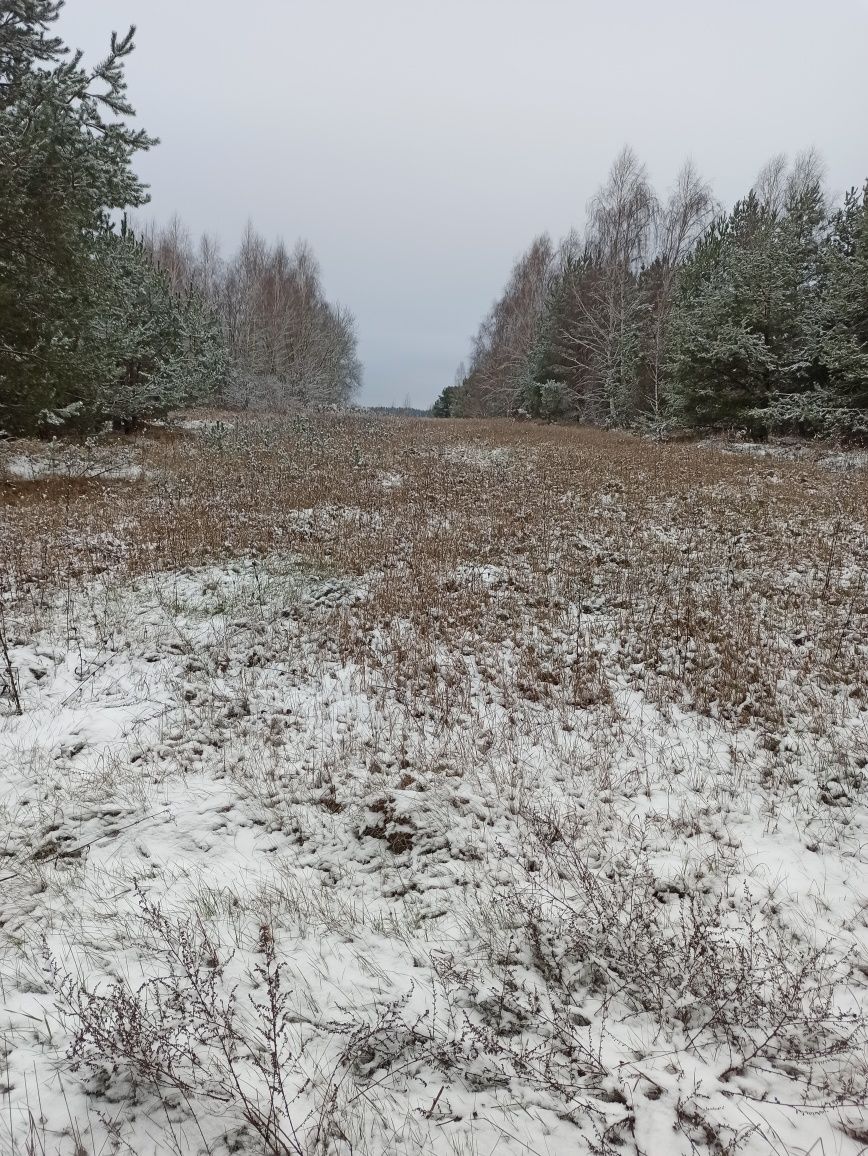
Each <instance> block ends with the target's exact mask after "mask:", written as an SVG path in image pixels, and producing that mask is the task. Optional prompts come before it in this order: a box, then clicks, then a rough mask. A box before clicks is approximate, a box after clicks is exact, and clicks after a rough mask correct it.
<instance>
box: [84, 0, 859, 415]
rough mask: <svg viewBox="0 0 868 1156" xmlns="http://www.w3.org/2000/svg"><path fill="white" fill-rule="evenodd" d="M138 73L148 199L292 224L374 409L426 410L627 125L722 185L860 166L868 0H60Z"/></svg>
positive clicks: (663, 158) (572, 213)
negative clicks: (347, 334) (337, 315)
mask: <svg viewBox="0 0 868 1156" xmlns="http://www.w3.org/2000/svg"><path fill="white" fill-rule="evenodd" d="M130 23H135V24H137V25H138V35H137V38H136V39H137V50H136V53H135V56H134V58H133V59H132V61H131V63H130V66H129V72H128V74H129V80H130V95H131V98H132V101H133V104H134V105H135V106H136V109H137V112H138V114H139V119H140V121H141V123H142V124H143V126H144V127H145V128H147V129H148V131H150V132H152V133H155V134H156V135H158V136H159V137H160V138H161V144H160V146H159V147H158V148H157V149H156V150H154V151H153V152H152V153H150V154H149V155H147V156H144V157H142V158H141V159H140V163H139V166H138V167H139V171H140V173H141V174H142V176H143V177H144V178H145V179H146V180H147V181H148V182H149V183H150V185H151V191H152V197H153V203H152V205H151V206H150V208H149V210H148V211H149V214H150V215H153V216H154V217H155V218H157V219H159V220H165V219H167V218H168V217H170V216H171V214H172V213H173V212H176V211H177V212H178V213H180V215H181V216H182V217H183V218H184V220H185V221H186V222H187V224H188V225H189V226H190V227H191V228H192V229H193V231H194V232H197V233H198V232H201V231H202V230H208V231H210V232H214V233H216V234H217V235H218V236H219V237H220V239H221V241H222V244H223V248H224V251H228V250H231V249H233V248H234V246H235V244H236V242H237V240H238V238H239V236H240V234H241V231H242V229H243V227H244V224H245V222H246V221H247V219H248V218H252V219H253V221H254V223H255V224H256V226H257V227H258V228H259V230H260V231H261V232H263V233H265V234H267V235H269V236H276V235H278V234H279V235H282V236H283V237H284V239H285V240H286V241H287V242H293V241H294V240H295V239H296V238H298V237H306V238H307V239H308V240H309V241H310V242H311V243H312V245H313V247H314V249H315V251H316V253H317V256H318V257H319V259H320V262H321V264H322V267H323V273H324V281H325V286H326V291H327V293H328V294H329V296H330V297H331V298H333V299H337V300H339V301H341V302H342V303H344V304H346V305H348V306H349V307H350V308H351V309H352V310H353V312H354V313H355V314H356V317H357V319H358V327H359V337H360V352H361V355H362V358H363V360H364V363H365V389H364V393H363V397H362V400H363V401H366V402H384V403H391V402H401V401H403V399H404V397H405V396H406V395H407V394H409V395H410V397H411V398H412V399H413V401H414V403H416V404H418V405H427V404H428V403H430V402H431V401H432V400H433V398H434V397H435V396H436V394H437V393H438V392H439V391H440V389H441V388H442V387H443V386H444V385H448V384H450V383H451V381H452V377H453V374H454V371H455V367H456V365H457V364H458V362H459V361H460V360H461V359H462V358H464V357H465V355H466V353H467V348H468V345H469V341H470V337H471V335H472V333H473V331H474V330H475V328H476V326H477V324H478V322H479V320H480V319H481V317H482V315H483V314H484V313H485V311H486V310H487V309H488V307H489V306H490V304H491V302H492V300H493V299H494V297H495V296H496V295H497V294H498V292H499V291H500V289H501V287H502V285H503V283H504V281H505V279H506V276H507V274H508V272H509V268H510V266H511V264H512V262H513V260H514V258H515V257H516V256H517V255H518V253H519V252H520V251H521V250H522V249H523V248H524V247H525V246H526V244H527V243H528V242H529V241H530V239H531V237H532V236H533V235H534V234H536V233H539V232H541V231H543V230H548V231H549V232H550V233H551V234H552V236H554V237H555V238H557V237H560V236H561V235H563V234H564V233H565V232H566V231H567V230H568V229H569V228H570V226H571V225H577V226H581V225H582V223H583V220H584V210H585V204H586V202H587V200H588V198H589V197H590V196H591V195H592V193H593V191H594V189H595V187H596V186H597V184H598V183H599V182H600V181H601V180H602V179H603V177H604V176H605V173H606V170H607V168H608V166H609V164H610V162H611V160H612V158H613V157H614V155H615V153H616V152H617V151H618V150H619V148H620V147H621V146H622V145H623V144H625V143H629V144H631V145H632V146H633V148H634V149H635V150H636V151H637V153H638V154H639V155H640V156H641V157H642V159H644V160H645V161H646V163H647V164H648V167H649V170H650V172H651V175H652V177H653V179H654V181H655V183H656V185H657V186H658V188H660V189H665V188H666V186H667V185H668V184H669V182H670V181H671V180H672V178H673V177H674V175H675V172H676V170H677V168H678V167H679V165H680V163H681V161H682V160H683V159H684V157H685V156H686V155H688V154H689V155H690V156H692V157H693V159H694V160H695V161H696V163H697V165H698V166H699V168H700V170H701V171H702V173H703V174H704V175H705V176H706V177H707V178H708V179H710V180H711V182H712V184H713V186H714V188H715V191H716V193H717V195H718V196H719V197H720V198H721V199H723V200H724V201H726V202H730V201H731V200H733V199H734V198H735V197H737V196H738V195H740V194H741V193H742V192H744V191H745V190H746V188H747V187H749V185H750V183H751V181H752V180H753V178H754V176H755V174H756V172H757V170H758V169H759V168H760V166H761V165H762V163H763V162H764V161H765V160H766V159H767V158H768V156H769V155H770V154H772V153H774V152H778V151H785V152H790V153H793V152H796V151H798V150H799V149H801V148H804V147H807V146H809V145H816V147H817V148H818V149H819V150H820V152H821V153H822V155H823V157H824V159H825V161H826V164H827V171H828V177H829V183H830V185H831V187H832V188H833V189H835V190H841V189H843V188H845V187H848V186H849V185H851V184H855V183H858V182H860V181H862V180H863V179H864V178H865V177H866V176H868V86H866V62H868V0H826V2H825V3H822V4H821V3H819V2H818V0H813V2H809V0H750V2H747V0H729V2H728V3H727V4H715V5H711V4H708V3H704V2H703V0H657V2H656V3H651V2H649V0H621V2H609V3H606V2H603V0H596V2H589V0H436V2H433V0H432V2H429V0H247V2H246V3H244V4H239V3H237V0H232V2H230V0H68V4H67V8H66V11H65V13H64V16H63V19H62V25H61V28H62V31H63V33H64V35H65V37H66V38H67V40H68V42H69V43H71V44H72V45H73V46H75V47H81V48H83V49H84V50H85V52H86V54H87V55H88V58H93V57H94V56H96V55H97V54H99V53H100V52H101V51H103V50H104V48H105V46H106V44H107V40H108V35H109V32H110V31H111V29H113V28H116V29H118V30H123V31H125V30H126V28H127V26H128V25H129V24H130Z"/></svg>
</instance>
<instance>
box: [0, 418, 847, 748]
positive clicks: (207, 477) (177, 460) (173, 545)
mask: <svg viewBox="0 0 868 1156" xmlns="http://www.w3.org/2000/svg"><path fill="white" fill-rule="evenodd" d="M232 421H233V422H234V423H235V424H233V425H231V426H227V427H215V428H214V429H213V430H210V431H206V434H205V436H195V435H194V434H193V433H190V434H188V435H187V436H180V437H174V438H167V437H164V438H163V439H161V440H140V439H137V440H135V441H132V442H129V443H124V442H121V443H115V447H111V446H109V447H100V449H99V450H97V451H93V450H92V451H91V459H90V461H89V464H88V466H87V472H88V473H91V474H97V475H99V474H100V472H101V470H102V469H104V468H105V465H104V462H105V459H106V456H107V455H108V456H109V457H111V456H112V455H115V454H117V452H118V450H117V448H116V447H117V445H118V444H119V445H120V447H121V451H122V452H125V458H126V459H129V460H130V461H132V462H134V464H135V465H136V466H137V467H139V468H140V469H141V470H142V476H141V477H140V478H139V479H138V480H134V481H125V480H121V481H110V480H105V479H104V478H102V477H100V476H97V477H80V476H76V477H71V478H70V477H62V476H60V477H58V476H50V477H47V478H42V479H40V480H36V481H20V480H16V479H7V482H6V484H4V485H2V486H0V511H2V522H0V551H2V557H3V577H2V582H3V587H4V590H5V592H6V593H7V594H9V593H10V592H11V593H13V595H14V597H15V598H16V599H17V600H18V601H19V602H21V601H25V602H26V601H29V602H30V603H31V605H32V606H33V607H34V609H35V608H38V606H39V603H40V600H41V599H42V598H43V597H44V595H45V592H46V591H51V590H56V589H58V588H63V587H65V586H66V585H67V584H68V583H69V582H70V581H71V580H72V581H76V580H79V579H87V578H88V577H91V576H94V575H101V574H106V573H110V574H117V575H118V577H119V578H126V577H130V576H139V575H143V574H152V573H154V572H159V571H166V570H181V569H184V568H188V567H195V566H199V565H201V564H203V563H204V562H208V561H214V560H218V559H221V558H232V557H239V556H243V557H257V556H258V557H263V556H266V555H268V554H269V553H271V552H272V551H275V550H279V551H289V552H291V553H292V554H294V555H297V556H298V557H299V559H302V560H303V561H304V562H305V563H306V564H308V565H309V566H311V567H314V568H316V569H319V570H322V571H323V572H329V573H337V574H343V575H368V576H373V580H372V581H371V583H370V586H369V599H368V600H367V602H366V604H365V605H364V607H362V608H361V609H359V610H358V611H356V612H354V614H353V615H352V616H351V620H349V619H348V620H346V621H343V622H342V623H341V627H340V634H339V637H340V640H341V646H342V647H343V648H344V650H345V651H347V652H348V653H352V654H353V655H354V656H355V657H361V652H364V655H365V658H366V659H367V660H368V661H374V662H378V661H381V660H382V661H388V662H389V663H390V664H395V665H396V666H398V667H401V666H402V665H403V666H406V668H407V669H406V670H405V671H404V672H403V673H404V675H405V676H406V677H410V678H411V679H412V680H414V681H418V680H419V679H420V678H421V679H424V678H425V677H426V671H428V670H429V669H430V663H431V661H432V660H433V656H434V654H435V651H436V649H437V647H438V646H440V645H441V644H445V645H449V646H451V645H452V644H453V643H454V642H455V641H456V640H457V639H461V638H462V637H463V636H464V634H465V633H467V637H468V643H469V645H471V646H474V647H475V646H476V645H477V642H478V643H481V644H482V645H486V644H498V643H500V642H501V641H502V640H503V639H504V638H511V637H514V634H515V630H514V626H515V622H516V621H517V620H520V621H530V622H532V624H533V626H534V632H533V637H532V638H530V639H524V640H523V651H522V654H521V656H520V667H521V674H520V676H519V682H520V683H521V685H520V686H518V692H519V693H525V692H526V693H529V694H531V695H538V696H543V697H545V698H546V699H550V700H552V702H553V703H560V704H562V705H564V706H570V705H571V704H573V703H575V702H580V701H581V700H582V699H583V698H587V697H588V696H590V697H591V698H593V697H594V696H596V695H597V694H598V693H599V692H600V691H599V685H600V679H599V664H600V658H599V655H598V654H597V653H596V652H595V648H594V637H595V634H596V630H595V616H599V615H600V613H601V612H605V614H606V615H607V616H611V618H612V619H613V620H614V622H615V623H616V639H617V649H616V652H615V655H614V656H613V655H612V653H609V654H608V655H607V661H612V660H613V658H614V660H615V661H616V663H617V666H618V668H619V670H620V671H621V673H622V674H623V675H624V676H625V677H626V678H627V679H629V680H631V681H633V682H635V683H636V684H637V685H641V687H642V688H643V690H644V692H645V693H646V694H648V695H649V696H650V698H651V699H652V701H655V702H664V701H670V702H681V703H686V704H689V705H690V706H691V707H693V708H694V709H698V710H701V711H705V712H708V713H710V714H713V715H727V716H732V717H738V718H739V719H741V720H742V721H747V720H749V719H756V720H757V721H758V723H760V724H768V725H769V726H770V727H771V728H774V727H776V726H781V725H783V724H784V722H785V721H786V720H785V714H786V710H787V709H788V707H787V706H786V705H785V704H784V703H783V702H782V701H781V695H780V686H781V681H782V680H784V679H789V680H791V682H792V681H793V680H795V683H796V684H797V685H793V686H791V687H790V688H789V695H788V697H790V696H792V695H793V694H796V693H797V692H798V694H799V696H800V699H801V703H802V705H803V708H804V710H805V711H806V712H810V711H811V709H812V699H813V696H814V694H815V691H816V690H817V689H819V688H825V689H828V688H830V687H832V686H836V685H839V684H842V683H846V684H847V687H848V694H849V696H850V698H851V699H852V700H853V702H855V703H856V704H859V703H862V702H864V696H865V694H866V689H868V673H866V664H865V662H864V652H863V649H862V643H863V640H864V637H865V634H866V622H868V619H866V615H868V589H866V567H868V534H866V525H865V511H866V509H868V474H866V472H864V471H852V472H850V473H841V472H838V473H836V472H834V471H831V470H828V469H822V468H819V467H816V466H809V465H805V464H804V463H790V462H786V461H776V462H774V463H773V464H769V462H768V461H767V460H764V459H758V460H757V459H750V458H745V457H736V456H735V455H726V454H722V453H715V452H709V451H708V450H707V449H704V448H701V447H697V446H692V445H683V444H682V445H660V444H654V443H651V442H645V441H640V440H637V439H634V438H630V437H628V436H620V435H610V434H605V433H601V432H599V431H596V430H586V429H572V428H567V427H543V426H534V427H527V426H515V425H512V424H510V423H506V422H503V423H497V422H464V423H459V424H456V423H443V422H436V421H419V422H415V423H401V422H395V421H393V422H389V421H374V420H368V419H364V418H359V419H346V420H342V421H340V422H331V423H329V422H327V421H325V420H323V421H316V420H309V419H297V420H295V421H287V420H280V419H278V420H268V421H264V420H261V419H260V420H256V419H239V418H236V417H233V418H232ZM16 448H20V447H16ZM25 449H29V450H30V451H31V452H32V453H33V454H34V456H36V457H38V456H39V455H40V454H44V453H45V451H44V449H43V447H41V446H39V445H36V446H32V447H25ZM396 479H399V480H398V481H397V484H393V482H394V481H395V480H396ZM460 567H464V568H471V569H470V571H469V573H470V581H469V582H467V581H457V580H456V577H455V574H456V569H457V568H460ZM482 567H497V568H498V570H497V572H496V574H494V576H493V577H487V578H486V577H485V576H484V574H483V573H482V571H481V569H480V568H482ZM474 568H475V570H476V571H477V572H476V573H475V574H474ZM570 606H577V607H580V608H581V621H580V622H579V623H572V624H570V627H569V629H570V630H572V631H575V632H576V636H575V638H574V639H573V642H572V646H573V651H574V653H573V654H571V655H570V654H568V653H565V648H566V649H567V650H568V648H569V646H570V643H569V641H568V640H567V639H566V638H564V629H565V626H566V617H565V616H566V611H567V608H568V607H570ZM398 620H401V621H403V622H406V623H410V624H412V627H413V643H412V646H413V651H414V653H413V655H412V658H413V661H412V662H410V663H404V662H403V661H402V655H401V652H400V647H399V646H398V645H397V644H396V646H394V647H390V648H388V654H389V657H388V660H386V659H385V657H384V656H380V657H379V658H378V656H377V655H376V654H375V653H373V649H372V643H371V635H372V631H373V629H374V627H385V628H394V626H395V623H396V622H397V621H398ZM606 628H607V630H608V629H609V623H608V622H607V627H606ZM381 649H382V648H381ZM407 657H410V656H407ZM565 658H566V659H567V660H568V661H567V663H566V665H565V663H564V661H562V660H563V659H565ZM553 664H554V666H556V667H557V669H556V670H555V669H551V667H552V665H553ZM522 686H523V687H524V688H525V689H524V691H522ZM429 689H431V690H433V689H434V688H433V686H430V687H429ZM827 705H828V704H827V703H826V702H825V700H824V709H826V708H827ZM841 705H842V708H843V705H844V704H841ZM791 706H792V704H791V703H790V704H789V707H790V708H791Z"/></svg>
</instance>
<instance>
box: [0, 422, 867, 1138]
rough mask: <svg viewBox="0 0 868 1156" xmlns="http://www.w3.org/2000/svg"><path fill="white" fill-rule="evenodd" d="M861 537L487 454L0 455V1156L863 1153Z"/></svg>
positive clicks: (462, 446)
mask: <svg viewBox="0 0 868 1156" xmlns="http://www.w3.org/2000/svg"><path fill="white" fill-rule="evenodd" d="M4 478H5V480H4ZM866 518H868V472H866V471H865V469H863V468H860V466H859V463H854V464H853V467H852V468H850V469H847V470H835V469H828V468H826V466H825V465H824V463H823V462H820V461H809V460H804V459H798V458H793V459H791V458H789V457H787V456H784V455H781V456H769V455H764V456H758V455H756V454H752V453H742V454H736V453H722V452H720V451H719V450H716V449H714V448H710V447H702V446H689V445H680V444H679V445H656V444H651V443H646V442H642V441H639V440H637V439H633V438H630V437H627V436H621V435H607V434H603V433H600V432H593V431H582V430H573V429H563V428H543V427H536V426H524V425H523V426H513V425H510V424H507V423H502V424H498V423H475V422H427V421H422V422H415V423H414V422H409V421H408V422H398V421H381V420H374V419H364V418H347V419H341V420H334V419H332V421H331V423H329V422H326V421H325V420H323V421H318V420H306V419H295V420H283V421H281V420H271V419H269V420H262V419H260V420H246V419H242V418H239V419H237V420H236V419H233V420H232V422H221V421H219V420H217V419H215V418H214V416H213V415H195V414H194V415H187V416H186V418H185V425H183V426H181V425H180V424H179V425H177V426H175V427H174V428H173V427H171V426H170V427H164V428H162V429H160V430H156V431H154V432H153V434H152V435H151V436H146V437H140V438H134V439H127V440H123V439H120V438H118V439H116V440H108V441H106V442H104V443H102V444H99V445H91V446H75V447H72V446H66V447H63V446H60V447H58V446H57V445H54V446H45V445H40V444H37V443H34V444H26V443H20V442H19V443H17V444H15V445H9V446H7V447H5V448H4V447H2V446H0V557H2V572H0V583H2V586H0V591H2V597H3V601H2V617H0V641H2V647H0V683H2V687H3V693H2V696H0V1048H2V1051H0V1093H2V1094H0V1152H2V1153H10V1156H11V1154H21V1156H25V1154H26V1156H30V1154H33V1156H37V1154H38V1156H61V1154H62V1156H85V1154H86V1156H104V1154H105V1156H107V1154H109V1153H115V1152H117V1153H126V1154H131V1156H146V1154H151V1153H158V1154H163V1153H184V1154H191V1156H192V1154H196V1156H198V1154H201V1153H211V1154H213V1156H224V1154H228V1153H240V1154H248V1153H251V1154H252V1153H258V1154H267V1156H288V1154H294V1156H313V1154H321V1156H349V1154H350V1153H352V1154H356V1156H368V1154H372V1156H387V1154H388V1156H391V1154H395V1156H398V1154H420V1156H421V1154H426V1156H427V1154H435V1156H494V1154H497V1156H527V1154H529V1156H561V1154H566V1153H571V1154H572V1153H575V1154H577V1156H582V1154H584V1153H588V1154H591V1153H593V1154H601V1156H616V1154H617V1156H689V1154H702V1156H706V1154H708V1156H722V1154H729V1153H733V1154H734V1153H744V1154H745V1156H770V1154H774V1156H807V1154H808V1153H810V1154H811V1156H821V1154H822V1156H857V1154H858V1153H864V1152H866V1151H868V1112H866V1111H865V1109H864V1105H865V1103H866V1084H868V1053H866V1032H865V1016H866V1012H868V870H866V862H868V808H866V801H868V587H866V573H868V526H866Z"/></svg>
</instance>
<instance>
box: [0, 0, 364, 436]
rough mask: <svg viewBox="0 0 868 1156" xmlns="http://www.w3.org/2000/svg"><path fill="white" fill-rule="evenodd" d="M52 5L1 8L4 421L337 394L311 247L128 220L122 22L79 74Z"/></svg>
mask: <svg viewBox="0 0 868 1156" xmlns="http://www.w3.org/2000/svg"><path fill="white" fill-rule="evenodd" d="M61 7H62V5H61V4H59V3H57V2H54V0H16V2H15V3H12V4H4V5H3V8H2V10H0V158H2V163H0V430H5V432H6V433H7V434H33V433H40V434H46V433H52V432H57V431H59V430H62V429H76V430H91V429H94V428H97V427H99V425H100V424H102V423H104V422H106V421H107V420H108V421H112V422H114V423H115V424H118V425H122V426H123V428H127V429H129V428H131V427H132V426H133V425H135V424H136V422H138V421H139V420H140V419H142V418H145V417H154V416H159V415H161V414H164V413H166V412H167V411H168V410H170V409H172V408H177V407H178V406H183V405H192V404H205V403H218V404H232V405H236V406H237V405H241V406H245V407H247V406H252V407H254V408H255V407H259V406H268V407H270V408H278V409H282V408H286V407H287V406H294V405H305V404H307V405H317V406H323V405H325V406H332V405H342V404H345V403H346V402H347V401H349V400H350V398H351V397H352V396H353V393H354V391H355V390H356V389H357V388H358V386H359V385H360V382H361V364H360V362H359V359H358V356H357V352H356V333H355V322H354V319H353V316H352V314H351V313H350V312H349V311H348V310H347V309H345V308H342V307H340V306H337V305H335V304H332V303H331V302H329V301H328V300H327V298H326V296H325V293H324V290H323V286H322V278H321V274H320V270H319V267H318V265H317V262H316V259H315V257H314V255H313V253H312V252H311V250H310V248H309V247H308V246H307V245H305V244H303V243H300V244H299V245H298V246H297V247H296V248H295V249H294V250H293V251H292V252H290V251H288V250H287V249H286V248H285V246H284V245H283V244H282V243H281V242H279V241H278V242H275V243H271V244H270V243H269V242H267V241H266V240H264V239H263V238H262V237H260V236H259V235H258V234H257V233H256V231H255V229H254V228H253V226H252V225H249V226H248V228H247V230H246V232H245V234H244V236H243V239H242V241H241V244H240V246H239V248H238V251H237V253H236V254H235V255H234V256H232V257H230V258H229V259H223V258H221V256H220V252H219V246H218V243H217V241H216V240H215V239H214V238H210V237H204V238H203V239H202V241H201V243H200V244H199V245H198V246H196V247H194V246H193V244H192V242H191V240H190V237H189V235H188V234H187V232H186V230H185V229H184V227H183V226H182V225H181V224H180V222H179V221H177V220H174V221H173V222H171V223H170V224H169V226H167V227H166V228H164V229H157V228H154V227H153V226H150V227H144V228H142V229H136V228H134V227H131V225H130V223H129V221H130V214H132V213H134V212H135V211H136V210H139V209H141V208H142V207H143V206H144V205H145V204H146V203H147V201H148V192H147V189H146V187H145V186H144V184H143V183H142V181H141V180H140V179H139V178H138V177H137V176H136V175H135V173H134V172H133V167H132V166H133V161H134V159H135V157H136V156H137V155H138V154H140V153H142V152H143V151H145V150H148V149H151V148H153V147H155V146H156V145H157V143H158V142H157V140H156V139H155V138H153V137H151V136H149V135H148V134H147V133H146V132H145V131H144V130H142V129H140V128H137V127H134V123H133V122H134V110H133V108H132V106H131V104H130V102H129V100H128V97H127V82H126V78H125V75H124V66H125V64H126V62H127V59H128V57H129V56H130V53H131V52H132V51H133V48H134V42H133V35H134V29H130V31H129V32H128V33H127V34H126V35H125V36H122V37H121V36H118V35H116V34H112V38H111V46H110V50H109V53H108V55H107V56H106V57H105V59H104V60H102V61H100V62H99V63H98V64H97V65H96V66H95V67H93V68H87V67H85V66H84V65H83V63H82V56H81V54H80V53H71V52H70V51H69V50H68V48H67V47H66V46H65V45H64V43H63V41H62V40H61V38H60V37H58V36H55V35H53V34H52V28H53V25H54V24H55V23H56V21H57V19H58V17H59V14H60V10H61Z"/></svg>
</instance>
